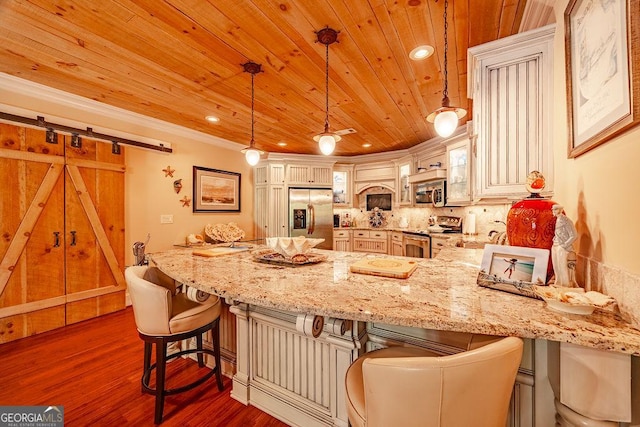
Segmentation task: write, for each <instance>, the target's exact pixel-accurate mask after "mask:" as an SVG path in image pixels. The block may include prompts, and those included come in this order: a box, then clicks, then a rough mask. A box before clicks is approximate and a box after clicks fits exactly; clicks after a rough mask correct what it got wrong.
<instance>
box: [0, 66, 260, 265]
mask: <svg viewBox="0 0 640 427" xmlns="http://www.w3.org/2000/svg"><path fill="white" fill-rule="evenodd" d="M0 111H3V112H7V113H10V114H16V115H21V116H24V117H29V118H34V119H35V118H36V116H38V115H41V116H44V117H45V120H47V121H49V122H51V123H57V124H63V125H67V126H71V127H75V128H80V129H84V128H86V127H92V128H93V129H94V131H96V132H100V133H105V134H109V135H115V136H121V137H126V138H129V139H133V140H138V141H142V142H147V143H152V144H158V143H163V144H164V145H165V146H171V148H172V149H173V153H171V154H168V153H161V152H158V151H153V150H147V149H140V148H135V147H129V146H126V147H125V152H126V167H127V170H126V172H125V174H126V175H125V263H126V264H127V265H130V264H131V263H132V262H133V251H132V245H133V243H134V242H136V241H144V240H145V239H146V237H147V233H151V240H150V241H149V244H148V246H147V252H153V251H160V250H166V249H171V248H172V247H173V244H175V243H183V242H184V241H185V240H184V239H185V237H186V236H187V235H188V234H190V233H198V234H200V233H203V230H204V226H205V225H206V224H208V223H211V224H215V223H227V222H230V221H233V222H236V223H237V224H238V226H239V227H241V228H242V229H244V230H245V232H246V235H247V236H246V238H247V239H250V238H252V237H253V231H254V230H253V228H254V222H253V210H254V207H253V170H252V168H251V167H250V166H249V165H248V164H247V163H246V162H245V160H244V155H243V154H241V153H240V151H239V150H240V149H241V148H242V145H240V144H236V143H233V142H230V141H226V140H222V139H219V138H215V137H212V136H210V135H205V134H202V133H199V132H194V131H192V130H189V129H186V128H181V127H179V126H175V125H171V124H168V123H166V122H162V121H159V120H155V119H151V118H149V117H145V116H142V115H139V114H135V113H131V112H128V111H125V110H120V109H117V108H113V107H109V106H106V105H105V104H101V103H98V102H95V101H92V100H89V99H86V98H81V97H78V96H75V95H71V94H69V93H66V92H61V91H57V90H55V89H51V88H48V87H46V86H42V85H38V84H35V83H32V82H28V81H25V80H21V79H16V78H15V77H12V76H8V75H5V74H2V73H0ZM218 126H224V124H220V125H218ZM169 165H170V166H171V168H172V169H175V170H176V172H175V173H174V177H173V178H170V177H166V178H165V174H164V172H162V169H164V168H166V167H167V166H169ZM194 165H196V166H203V167H207V168H211V169H221V170H225V171H230V172H239V173H240V174H241V191H242V194H241V211H240V212H239V213H238V212H234V213H193V212H192V208H191V207H188V208H187V207H182V203H180V202H179V200H180V199H182V197H183V196H185V195H187V196H189V197H192V189H193V187H192V180H193V178H192V176H193V172H192V168H193V166H194ZM179 178H182V179H183V181H182V183H183V188H182V191H181V192H180V194H176V193H175V191H174V190H173V181H174V180H175V179H179ZM163 214H172V215H173V223H172V224H160V215H163Z"/></svg>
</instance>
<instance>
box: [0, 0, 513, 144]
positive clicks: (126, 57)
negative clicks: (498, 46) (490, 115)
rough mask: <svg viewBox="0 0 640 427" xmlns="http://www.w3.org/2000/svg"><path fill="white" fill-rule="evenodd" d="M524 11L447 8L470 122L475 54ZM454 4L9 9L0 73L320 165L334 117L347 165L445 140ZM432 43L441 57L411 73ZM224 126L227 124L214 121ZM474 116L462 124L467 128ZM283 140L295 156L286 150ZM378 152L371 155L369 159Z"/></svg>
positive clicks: (0, 25) (53, 2)
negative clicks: (418, 52)
mask: <svg viewBox="0 0 640 427" xmlns="http://www.w3.org/2000/svg"><path fill="white" fill-rule="evenodd" d="M525 3H526V0H482V1H477V0H450V1H449V7H448V22H449V27H448V28H449V30H448V37H449V50H448V76H449V78H448V84H449V98H450V99H451V104H452V105H456V106H462V107H464V108H466V109H467V110H470V102H469V100H468V99H467V92H466V89H467V85H466V81H467V58H466V52H467V48H468V47H470V46H475V45H478V44H481V43H485V42H488V41H491V40H495V39H498V38H502V37H506V36H508V35H511V34H515V33H517V32H518V27H519V25H520V21H521V20H522V14H523V11H524V6H525ZM443 13H444V0H298V1H296V0H279V1H269V0H251V1H249V0H208V1H205V0H198V1H193V0H163V1H160V0H111V1H90V0H86V1H81V0H49V1H47V0H3V1H0V72H4V73H7V74H11V75H14V76H17V77H21V78H24V79H27V80H31V81H35V82H38V83H42V84H44V85H47V86H50V87H54V88H57V89H61V90H64V91H67V92H71V93H74V94H77V95H81V96H83V97H87V98H91V99H94V100H97V101H100V102H104V103H107V104H110V105H113V106H117V107H120V108H124V109H126V110H129V111H134V112H137V113H140V114H144V115H147V116H151V117H155V118H158V119H161V120H165V121H168V122H171V123H175V124H178V125H182V126H185V127H187V128H191V129H196V130H198V131H202V132H205V133H208V134H211V135H215V136H217V137H220V138H224V139H227V140H230V141H234V142H237V143H238V144H239V146H238V147H239V148H241V147H242V146H246V145H248V144H249V141H250V139H251V75H250V74H248V73H246V72H244V71H243V67H242V65H241V64H243V63H245V62H247V61H249V60H251V61H254V62H257V63H260V64H262V66H263V71H264V72H263V73H260V74H258V75H256V77H255V141H256V146H257V147H258V148H261V149H263V150H266V151H269V152H287V153H305V154H318V153H319V150H318V148H317V144H316V143H314V142H313V141H312V139H311V138H312V136H313V135H315V134H317V133H319V132H321V131H322V130H323V127H324V119H325V46H324V45H322V44H320V43H317V42H316V35H315V31H317V30H319V29H321V28H323V27H325V26H327V25H328V26H330V27H332V28H334V29H336V30H339V31H340V33H339V35H338V41H339V43H337V44H333V45H331V46H330V47H329V67H330V71H329V78H330V83H329V121H330V124H331V128H332V130H341V129H347V128H353V129H355V130H356V133H355V134H349V135H345V136H344V137H343V139H342V141H341V142H340V143H338V145H337V147H336V151H335V154H337V155H347V156H348V155H356V154H365V153H374V152H383V151H390V150H398V149H404V148H409V147H411V146H414V145H416V144H419V143H421V142H423V141H426V140H428V139H431V138H433V137H434V136H436V134H435V132H434V130H433V125H432V124H430V123H427V122H426V121H425V119H424V117H425V116H427V115H428V114H429V113H430V112H431V111H433V110H435V109H436V108H438V107H439V106H440V104H441V100H442V89H443V71H444V70H443V65H444V64H443V59H444V58H443V55H444V29H443V28H444V18H443ZM420 44H429V45H432V46H434V47H435V48H436V53H435V54H434V55H433V56H432V57H430V58H427V59H425V60H422V61H413V60H411V59H409V57H408V52H410V51H411V49H413V48H414V47H415V46H417V45H420ZM207 115H215V116H218V117H219V118H220V122H219V123H218V124H210V123H208V122H207V121H205V119H204V118H205V116H207ZM468 117H469V115H467V117H466V118H465V119H464V120H467V119H468ZM278 142H285V143H286V144H287V145H286V146H284V147H281V146H279V145H277V143H278ZM364 143H370V144H371V147H370V148H363V146H362V145H363V144H364Z"/></svg>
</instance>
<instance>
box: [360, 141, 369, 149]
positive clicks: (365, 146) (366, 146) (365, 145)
mask: <svg viewBox="0 0 640 427" xmlns="http://www.w3.org/2000/svg"><path fill="white" fill-rule="evenodd" d="M362 146H363V147H364V148H369V147H371V144H369V143H368V142H365V143H364V144H362Z"/></svg>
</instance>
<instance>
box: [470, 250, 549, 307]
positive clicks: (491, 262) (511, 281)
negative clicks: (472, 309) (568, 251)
mask: <svg viewBox="0 0 640 427" xmlns="http://www.w3.org/2000/svg"><path fill="white" fill-rule="evenodd" d="M548 263H549V250H548V249H539V248H528V247H524V246H505V245H485V247H484V252H483V254H482V264H481V266H480V273H479V274H478V284H479V285H480V286H485V287H488V288H492V289H498V290H501V291H505V292H510V293H515V294H519V295H524V296H527V297H531V298H539V297H538V296H537V295H536V293H535V291H534V286H535V285H537V286H543V285H545V281H546V278H547V265H548Z"/></svg>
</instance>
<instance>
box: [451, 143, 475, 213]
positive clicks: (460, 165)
mask: <svg viewBox="0 0 640 427" xmlns="http://www.w3.org/2000/svg"><path fill="white" fill-rule="evenodd" d="M446 159H447V192H446V195H447V200H446V204H447V206H460V205H465V204H469V203H470V202H471V200H472V199H471V180H470V177H471V173H470V169H471V162H470V160H471V143H470V140H469V137H468V136H467V135H466V134H464V135H462V136H461V137H457V138H454V139H453V140H451V142H449V143H448V144H447V157H446Z"/></svg>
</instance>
